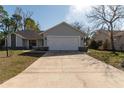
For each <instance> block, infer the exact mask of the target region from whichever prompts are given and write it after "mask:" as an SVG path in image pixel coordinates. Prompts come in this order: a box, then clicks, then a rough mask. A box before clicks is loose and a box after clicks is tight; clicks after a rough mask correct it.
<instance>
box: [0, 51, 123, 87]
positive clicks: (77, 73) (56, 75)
mask: <svg viewBox="0 0 124 93" xmlns="http://www.w3.org/2000/svg"><path fill="white" fill-rule="evenodd" d="M0 87H47V88H49V87H52V88H58V87H59V88H62V87H64V88H66V87H68V88H72V87H73V88H76V87H80V88H83V87H85V88H86V87H91V88H92V87H107V88H108V87H124V72H123V71H120V70H118V69H116V68H114V67H112V66H109V65H106V64H104V63H102V62H101V61H98V60H96V59H94V58H92V57H90V56H88V55H86V54H82V53H80V52H71V53H70V52H47V53H46V54H45V55H44V56H43V57H41V58H39V59H38V60H37V61H36V62H34V63H33V64H32V65H31V66H29V67H28V68H27V69H26V70H25V71H23V72H22V73H20V74H19V75H17V76H15V77H14V78H12V79H10V80H8V81H7V82H5V83H3V84H2V85H0Z"/></svg>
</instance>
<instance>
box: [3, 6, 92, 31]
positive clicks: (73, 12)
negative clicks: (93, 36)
mask: <svg viewBox="0 0 124 93" xmlns="http://www.w3.org/2000/svg"><path fill="white" fill-rule="evenodd" d="M16 7H20V8H22V10H23V11H24V12H26V11H30V12H33V15H32V18H33V19H34V20H35V21H36V22H38V23H39V24H40V28H41V30H47V29H49V28H51V27H52V26H54V25H56V24H59V23H61V22H63V21H66V22H68V23H73V22H75V21H81V22H83V23H84V22H85V23H86V17H85V14H86V12H88V11H89V10H90V6H84V5H83V6H81V5H73V6H69V5H5V6H4V9H5V10H6V11H7V12H8V14H9V16H11V15H12V14H13V13H14V12H15V9H16Z"/></svg>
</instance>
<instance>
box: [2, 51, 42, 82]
mask: <svg viewBox="0 0 124 93" xmlns="http://www.w3.org/2000/svg"><path fill="white" fill-rule="evenodd" d="M43 54H44V53H31V52H30V50H28V51H27V50H10V51H9V57H6V52H5V51H0V84H1V83H3V82H5V81H6V80H8V79H10V78H12V77H13V76H16V75H17V74H19V73H20V72H22V71H23V70H25V69H26V68H27V67H28V66H29V65H31V64H32V63H33V62H34V61H35V60H37V59H38V58H39V57H41V56H42V55H43Z"/></svg>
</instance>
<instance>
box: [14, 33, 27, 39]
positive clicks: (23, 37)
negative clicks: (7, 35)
mask: <svg viewBox="0 0 124 93" xmlns="http://www.w3.org/2000/svg"><path fill="white" fill-rule="evenodd" d="M14 34H15V35H17V36H19V37H20V38H23V39H26V38H24V37H23V36H21V35H19V34H16V33H14Z"/></svg>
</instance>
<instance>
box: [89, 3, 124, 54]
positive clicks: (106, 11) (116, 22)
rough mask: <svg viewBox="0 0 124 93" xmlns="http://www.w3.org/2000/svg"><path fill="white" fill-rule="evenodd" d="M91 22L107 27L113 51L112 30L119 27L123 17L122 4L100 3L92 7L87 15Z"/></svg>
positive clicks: (123, 7)
mask: <svg viewBox="0 0 124 93" xmlns="http://www.w3.org/2000/svg"><path fill="white" fill-rule="evenodd" d="M87 17H88V18H90V19H91V22H93V23H94V24H95V26H96V27H97V28H98V27H100V28H104V29H107V30H108V31H109V32H110V40H111V46H112V51H113V53H115V46H114V39H113V31H114V30H116V29H117V28H120V27H121V26H122V25H121V23H122V19H124V6H122V5H100V6H96V7H92V11H91V12H90V14H88V15H87Z"/></svg>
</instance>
